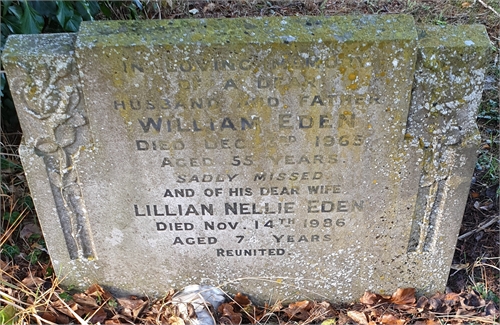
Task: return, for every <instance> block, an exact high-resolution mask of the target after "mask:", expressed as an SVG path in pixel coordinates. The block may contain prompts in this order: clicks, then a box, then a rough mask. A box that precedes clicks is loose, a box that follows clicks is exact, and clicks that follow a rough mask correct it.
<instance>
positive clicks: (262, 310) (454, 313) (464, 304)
mask: <svg viewBox="0 0 500 325" xmlns="http://www.w3.org/2000/svg"><path fill="white" fill-rule="evenodd" d="M0 267H1V271H2V280H3V282H2V283H0V291H1V292H2V297H3V299H8V300H9V301H11V302H14V303H15V305H16V306H17V307H16V308H17V309H16V310H17V312H18V313H19V315H21V316H19V317H22V320H23V321H24V322H25V323H38V324H68V323H80V324H88V323H93V324H95V323H101V324H107V325H113V324H147V325H156V324H170V325H189V324H193V322H194V321H195V320H196V313H195V311H194V308H193V305H191V304H189V303H187V304H183V305H176V304H174V303H173V301H172V297H173V296H174V290H170V291H169V292H168V293H167V294H166V295H165V297H163V298H162V299H158V300H150V299H148V298H145V297H136V296H129V297H120V298H116V297H113V296H112V295H111V294H110V293H109V292H108V291H107V290H105V289H104V288H102V287H101V286H99V285H98V284H94V285H92V286H90V287H89V288H88V289H87V290H86V291H85V292H81V293H71V294H70V293H68V292H67V291H65V290H63V289H61V288H60V287H59V286H58V285H57V281H56V279H55V277H54V276H51V277H44V276H43V274H46V272H47V268H46V267H42V266H39V267H38V268H37V269H36V271H34V272H30V273H28V274H27V275H26V276H25V277H24V278H23V279H22V280H18V279H16V278H15V277H13V273H12V272H14V271H15V267H13V266H11V265H10V264H8V263H5V262H3V261H1V260H0ZM7 282H10V283H9V285H5V284H6V283H7ZM15 287H17V290H16V289H13V288H15ZM23 306H29V307H23ZM180 306H183V308H180ZM0 307H1V306H0ZM28 308H29V312H28ZM499 316H500V315H499V309H498V306H497V305H495V303H494V302H493V301H485V299H483V298H482V297H481V296H480V295H479V294H478V293H477V292H476V291H474V290H469V291H464V292H461V293H454V292H448V293H436V294H435V295H433V296H431V297H425V296H422V297H419V298H418V299H417V298H416V296H415V289H414V288H402V289H398V290H396V292H394V293H393V294H392V295H382V294H377V293H373V292H365V294H364V295H363V296H362V297H361V298H360V303H356V304H352V305H350V306H333V305H332V304H330V303H328V302H325V301H323V302H317V301H309V300H302V301H297V302H293V303H291V304H289V305H288V306H283V305H282V304H281V303H280V302H277V303H275V304H273V305H271V306H269V305H267V304H266V305H264V306H256V305H254V304H253V303H252V301H251V300H250V299H249V297H247V296H246V295H244V294H241V293H238V294H237V295H235V296H234V297H233V298H230V301H228V302H226V303H223V304H221V305H220V306H219V308H218V309H217V313H216V314H215V315H214V317H215V320H216V321H217V324H226V325H233V324H234V325H236V324H238V325H239V324H258V323H279V324H286V323H294V324H303V325H305V324H319V323H322V324H325V325H326V324H336V325H343V324H352V322H355V323H356V324H361V325H379V324H380V325H406V324H415V325H440V324H442V323H447V324H464V323H468V322H474V323H476V324H492V323H495V322H498V320H499Z"/></svg>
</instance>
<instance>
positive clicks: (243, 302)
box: [233, 292, 252, 308]
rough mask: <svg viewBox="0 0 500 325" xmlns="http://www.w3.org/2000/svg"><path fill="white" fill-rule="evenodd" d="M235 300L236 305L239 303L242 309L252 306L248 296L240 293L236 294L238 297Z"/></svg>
mask: <svg viewBox="0 0 500 325" xmlns="http://www.w3.org/2000/svg"><path fill="white" fill-rule="evenodd" d="M233 300H234V302H235V303H237V304H238V305H239V306H240V307H242V308H244V307H245V306H248V305H251V304H252V302H251V301H250V299H248V297H247V296H245V295H243V294H241V293H240V292H238V293H237V294H236V296H234V298H233Z"/></svg>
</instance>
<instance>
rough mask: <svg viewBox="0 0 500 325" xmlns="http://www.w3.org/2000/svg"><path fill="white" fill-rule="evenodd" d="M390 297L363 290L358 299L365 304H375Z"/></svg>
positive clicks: (383, 301)
mask: <svg viewBox="0 0 500 325" xmlns="http://www.w3.org/2000/svg"><path fill="white" fill-rule="evenodd" d="M390 299H391V296H382V295H379V294H376V293H373V292H370V291H365V293H364V295H363V297H361V299H360V301H361V303H363V304H366V305H377V304H380V303H385V302H388V301H389V300H390Z"/></svg>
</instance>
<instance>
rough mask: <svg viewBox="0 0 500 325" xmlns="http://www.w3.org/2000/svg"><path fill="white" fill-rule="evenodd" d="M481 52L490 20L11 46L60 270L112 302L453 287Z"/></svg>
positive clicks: (211, 30) (195, 31)
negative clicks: (114, 297)
mask: <svg viewBox="0 0 500 325" xmlns="http://www.w3.org/2000/svg"><path fill="white" fill-rule="evenodd" d="M487 48H488V38H487V36H486V33H485V29H484V27H482V26H461V27H451V26H447V27H445V28H441V27H419V28H417V27H415V24H414V22H413V19H412V17H410V16H405V15H388V16H345V17H283V18H238V19H204V20H169V21H132V22H124V21H107V22H90V23H83V24H82V27H81V30H80V31H79V32H78V33H77V34H58V35H19V36H12V37H10V38H9V40H8V43H7V45H6V50H5V52H4V54H3V62H4V66H5V69H6V71H7V76H8V79H9V82H10V85H11V89H12V93H13V97H14V100H15V104H16V108H17V111H18V114H19V119H20V122H21V125H22V128H23V132H24V139H23V144H22V146H21V148H20V154H21V158H22V161H23V166H24V168H25V172H26V174H27V177H28V182H29V186H30V189H31V191H32V195H33V199H34V202H35V206H36V209H37V212H38V214H39V218H40V221H41V225H42V228H43V231H44V235H45V239H46V242H47V246H48V249H49V251H50V255H51V258H52V261H53V264H54V268H55V270H56V271H57V272H58V274H59V276H60V277H61V278H64V283H66V284H73V285H76V286H80V287H86V286H88V285H90V284H92V283H96V282H97V283H99V284H101V285H104V286H106V287H108V288H110V289H111V290H112V291H113V292H114V293H117V294H131V293H132V294H139V295H140V294H147V295H156V296H158V295H161V294H162V293H164V292H165V291H166V290H168V289H169V288H172V287H173V288H182V287H183V286H186V285H189V284H199V283H202V284H210V285H217V286H221V287H222V288H223V289H224V290H227V291H228V292H232V293H235V292H237V291H241V292H244V293H246V294H249V295H251V296H252V297H254V298H255V299H257V300H260V301H273V300H297V299H328V300H331V301H351V300H353V299H357V298H358V297H360V296H361V295H362V294H363V292H364V291H365V290H373V291H377V292H392V291H393V290H395V289H396V288H397V287H408V286H410V287H416V288H417V289H418V290H419V292H420V293H433V292H434V291H436V290H443V289H444V286H445V284H446V279H447V276H448V272H449V265H450V263H451V258H452V256H453V250H454V246H455V242H456V237H457V235H458V228H459V224H460V221H461V217H462V213H463V208H464V205H465V202H466V197H467V193H468V186H469V182H470V176H471V175H472V171H473V166H474V163H475V150H476V146H477V139H478V138H477V129H476V126H475V122H474V116H475V115H474V114H475V111H476V108H477V105H478V103H479V100H480V96H481V92H482V91H481V87H482V79H483V75H484V65H485V62H486V56H485V53H486V50H487ZM412 89H413V91H412Z"/></svg>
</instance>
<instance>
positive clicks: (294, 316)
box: [283, 300, 312, 320]
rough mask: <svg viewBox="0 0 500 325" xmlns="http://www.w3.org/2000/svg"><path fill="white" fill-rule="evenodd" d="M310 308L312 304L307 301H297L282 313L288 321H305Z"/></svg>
mask: <svg viewBox="0 0 500 325" xmlns="http://www.w3.org/2000/svg"><path fill="white" fill-rule="evenodd" d="M311 308H312V303H311V302H310V301H308V300H303V301H297V302H295V303H293V304H290V305H288V307H287V308H285V309H284V310H283V311H284V312H285V314H286V315H287V316H288V317H289V318H290V320H306V319H308V318H309V315H310V313H309V310H311Z"/></svg>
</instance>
